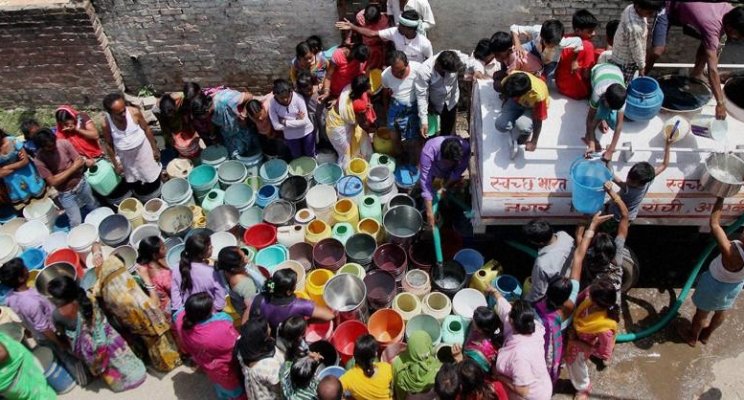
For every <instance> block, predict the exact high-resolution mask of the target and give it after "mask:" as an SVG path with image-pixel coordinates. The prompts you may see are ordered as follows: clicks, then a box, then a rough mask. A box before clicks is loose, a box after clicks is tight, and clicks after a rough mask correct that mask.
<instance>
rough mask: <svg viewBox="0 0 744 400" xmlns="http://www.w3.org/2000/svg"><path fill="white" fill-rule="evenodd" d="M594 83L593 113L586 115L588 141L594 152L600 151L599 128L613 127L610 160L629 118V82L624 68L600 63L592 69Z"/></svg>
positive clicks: (604, 130) (590, 102) (586, 139)
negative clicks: (627, 85) (623, 70)
mask: <svg viewBox="0 0 744 400" xmlns="http://www.w3.org/2000/svg"><path fill="white" fill-rule="evenodd" d="M590 83H591V86H592V95H591V97H590V98H589V112H588V113H587V114H586V135H585V136H584V142H585V143H586V146H587V151H588V152H590V153H593V152H596V151H599V150H600V149H601V146H600V145H599V141H598V140H597V136H596V131H597V128H598V127H599V129H600V131H601V132H602V133H607V131H608V130H609V129H610V128H612V129H613V131H614V132H613V134H612V142H611V143H610V146H609V147H608V148H607V151H606V152H605V154H604V157H605V159H606V160H611V159H612V152H613V151H615V147H616V146H617V142H618V140H619V139H620V133H621V132H622V130H623V121H624V120H625V99H626V98H627V91H626V90H625V81H624V78H623V72H622V71H621V70H620V67H618V66H617V65H614V64H597V65H595V66H594V68H592V72H591V79H590Z"/></svg>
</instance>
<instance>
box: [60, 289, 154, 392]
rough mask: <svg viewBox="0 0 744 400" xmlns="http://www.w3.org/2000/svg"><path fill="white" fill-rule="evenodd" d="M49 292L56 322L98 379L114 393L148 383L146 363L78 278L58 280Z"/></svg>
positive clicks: (79, 356) (73, 348)
mask: <svg viewBox="0 0 744 400" xmlns="http://www.w3.org/2000/svg"><path fill="white" fill-rule="evenodd" d="M48 291H49V294H50V295H51V296H52V301H53V302H54V303H56V305H57V310H56V311H55V320H56V321H57V323H58V324H59V325H60V326H61V328H62V330H63V331H64V332H65V335H66V336H67V338H68V339H69V340H70V343H71V348H72V351H73V353H75V355H76V356H78V358H80V359H81V360H83V362H85V364H86V365H87V366H88V369H89V370H90V372H91V373H92V374H93V375H94V376H100V377H102V378H103V380H104V382H106V384H107V385H108V386H109V388H110V389H111V390H112V391H114V392H123V391H125V390H129V389H133V388H136V387H138V386H139V385H141V384H142V382H144V381H145V378H147V373H146V370H145V364H144V363H143V362H142V360H140V359H139V358H137V356H136V355H134V352H132V350H131V349H130V348H129V345H127V342H126V341H125V340H124V339H123V338H122V337H121V335H119V333H118V332H117V331H116V330H114V328H113V327H112V326H111V325H110V324H109V323H108V321H107V320H106V317H105V316H104V315H103V312H102V311H101V309H100V308H99V307H98V305H96V304H95V303H94V302H93V299H91V298H89V297H88V294H87V293H85V291H84V290H83V289H81V288H80V287H79V286H78V284H77V283H76V282H75V280H74V279H72V278H70V277H67V276H61V277H57V278H54V279H53V280H52V281H51V282H49V287H48Z"/></svg>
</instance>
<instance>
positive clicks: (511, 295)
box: [491, 275, 522, 302]
mask: <svg viewBox="0 0 744 400" xmlns="http://www.w3.org/2000/svg"><path fill="white" fill-rule="evenodd" d="M491 285H492V286H493V287H494V288H496V290H498V291H499V293H501V295H502V296H504V298H505V299H506V300H507V301H510V302H511V301H515V300H518V299H519V298H520V297H521V296H522V287H521V286H520V285H519V280H518V279H517V278H515V277H513V276H511V275H501V276H499V277H498V278H496V279H494V280H493V282H492V283H491Z"/></svg>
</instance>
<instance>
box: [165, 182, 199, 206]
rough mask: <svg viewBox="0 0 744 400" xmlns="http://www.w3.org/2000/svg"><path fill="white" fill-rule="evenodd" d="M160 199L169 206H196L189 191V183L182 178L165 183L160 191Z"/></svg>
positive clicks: (190, 190)
mask: <svg viewBox="0 0 744 400" xmlns="http://www.w3.org/2000/svg"><path fill="white" fill-rule="evenodd" d="M160 197H161V198H162V199H163V201H165V202H166V203H168V205H171V206H176V205H183V204H196V202H195V201H194V191H193V190H192V189H191V185H189V181H187V180H186V179H183V178H172V179H171V180H169V181H168V182H165V183H164V184H163V187H162V188H161V189H160Z"/></svg>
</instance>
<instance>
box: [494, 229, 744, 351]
mask: <svg viewBox="0 0 744 400" xmlns="http://www.w3.org/2000/svg"><path fill="white" fill-rule="evenodd" d="M742 225H744V215H742V216H741V217H739V219H737V220H736V222H734V223H733V224H732V225H730V226H729V227H728V228H726V234H731V233H732V232H733V231H735V230H737V229H739V227H741V226H742ZM506 243H507V244H508V245H510V246H512V247H514V248H515V249H517V250H520V251H522V252H524V253H526V254H528V255H530V256H532V257H536V256H537V252H536V251H535V250H534V249H532V248H531V247H528V246H525V245H523V244H521V243H518V242H515V241H512V240H507V241H506ZM716 247H718V246H717V244H716V242H715V241H713V240H711V241H710V243H708V245H707V246H706V247H705V249H704V250H703V253H702V254H701V255H700V257H699V258H698V261H697V263H696V264H695V268H693V269H692V272H691V273H690V276H689V277H688V278H687V282H685V285H684V286H683V287H682V292H681V293H680V294H679V296H678V297H677V300H676V301H675V302H674V304H673V305H672V307H671V308H670V309H669V311H668V312H667V313H666V314H664V315H663V316H662V317H661V319H660V320H658V321H656V323H654V324H653V325H651V326H649V327H647V328H645V329H643V330H642V331H640V332H631V333H623V334H620V335H617V338H615V341H616V342H618V343H625V342H632V341H635V340H639V339H643V338H646V337H648V336H651V335H653V334H654V333H656V332H658V331H660V330H661V329H664V327H665V326H667V324H669V322H671V320H672V318H674V317H675V316H676V315H677V311H679V308H680V307H682V304H684V302H685V299H687V295H688V294H689V293H690V289H692V285H693V283H695V279H697V276H698V274H699V273H700V269H701V268H702V267H703V265H704V264H705V261H706V260H707V259H708V257H709V256H710V253H712V252H713V250H715V249H716Z"/></svg>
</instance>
